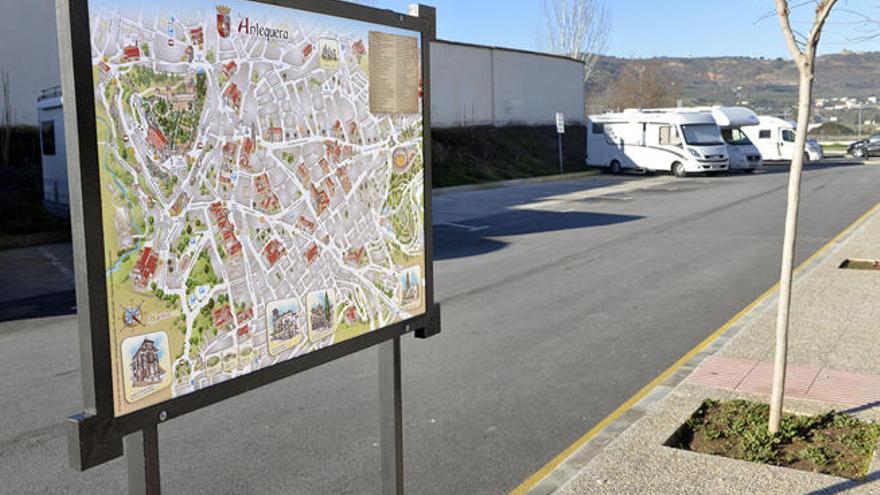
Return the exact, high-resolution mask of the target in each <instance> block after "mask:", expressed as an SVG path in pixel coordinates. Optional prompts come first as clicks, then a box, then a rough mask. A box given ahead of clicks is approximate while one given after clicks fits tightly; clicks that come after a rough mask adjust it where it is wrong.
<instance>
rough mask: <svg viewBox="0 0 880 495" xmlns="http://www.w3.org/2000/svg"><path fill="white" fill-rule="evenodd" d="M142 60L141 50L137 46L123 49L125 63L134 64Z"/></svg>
mask: <svg viewBox="0 0 880 495" xmlns="http://www.w3.org/2000/svg"><path fill="white" fill-rule="evenodd" d="M140 58H141V49H140V48H138V47H137V46H135V45H129V46H126V47H125V48H123V49H122V59H123V60H124V61H125V62H134V61H136V60H138V59H140Z"/></svg>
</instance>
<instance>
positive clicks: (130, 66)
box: [86, 0, 425, 416]
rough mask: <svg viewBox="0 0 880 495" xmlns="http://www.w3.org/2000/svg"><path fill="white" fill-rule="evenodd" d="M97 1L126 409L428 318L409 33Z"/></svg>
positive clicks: (242, 5) (290, 15) (414, 52)
mask: <svg viewBox="0 0 880 495" xmlns="http://www.w3.org/2000/svg"><path fill="white" fill-rule="evenodd" d="M89 7H90V16H91V17H90V26H91V41H92V63H93V76H94V82H95V87H94V90H95V93H94V94H95V112H96V125H97V135H98V151H99V166H100V180H101V198H100V201H101V204H102V206H103V229H104V246H105V250H106V252H105V260H106V278H107V290H108V310H109V321H110V332H111V335H110V342H111V361H112V365H113V370H114V373H113V385H114V397H115V414H116V415H117V416H120V415H124V414H127V413H130V412H134V411H136V410H139V409H142V408H144V407H147V406H150V405H152V404H156V403H159V402H162V401H165V400H168V399H170V398H173V397H177V396H181V395H185V394H187V393H190V392H193V391H195V390H199V389H204V388H207V387H210V386H212V385H215V384H218V383H221V382H223V381H225V380H229V379H231V378H234V377H236V376H239V375H243V374H247V373H250V372H253V371H255V370H258V369H261V368H266V367H269V366H272V365H273V364H275V363H278V362H281V361H285V360H289V359H292V358H294V357H297V356H301V355H303V354H306V353H309V352H312V351H315V350H317V349H321V348H324V347H327V346H331V345H333V344H335V343H339V342H342V341H344V340H346V339H350V338H353V337H356V336H358V335H361V334H364V333H366V332H370V331H373V330H376V329H379V328H382V327H385V326H387V325H389V324H392V323H394V322H397V321H400V320H403V319H407V318H409V317H412V316H415V315H419V314H422V313H424V312H425V298H424V289H425V281H424V273H425V246H424V206H423V196H424V173H423V152H422V116H421V105H422V101H421V94H420V70H421V68H420V60H419V53H420V52H419V50H420V48H419V39H418V38H417V35H416V34H414V33H409V32H406V31H398V30H395V29H393V28H387V27H384V26H377V25H371V24H368V23H363V22H357V21H349V20H343V19H338V18H335V17H329V16H324V15H318V14H313V13H308V12H304V11H299V10H294V9H289V8H282V7H276V6H269V5H265V4H260V3H256V2H247V1H230V2H224V3H223V4H217V3H216V2H208V1H201V0H189V1H186V0H184V1H177V2H172V1H169V0H151V1H146V0H128V1H114V2H104V1H101V0H92V1H90V5H89ZM90 199H91V198H86V200H90ZM94 200H97V198H94Z"/></svg>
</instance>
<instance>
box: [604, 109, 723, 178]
mask: <svg viewBox="0 0 880 495" xmlns="http://www.w3.org/2000/svg"><path fill="white" fill-rule="evenodd" d="M587 165H588V166H592V167H607V168H609V169H610V170H611V172H612V173H620V172H621V171H622V170H624V169H634V170H640V171H646V172H653V171H669V172H672V173H673V174H674V175H675V176H676V177H684V176H686V175H687V174H690V173H699V172H708V173H717V172H722V171H725V170H727V168H728V158H727V147H726V146H725V144H724V140H723V139H722V138H721V131H720V129H719V128H718V125H717V124H716V123H715V119H714V118H713V117H712V115H711V114H709V113H707V112H700V111H694V110H686V109H675V110H669V109H660V110H641V109H630V110H625V111H623V112H621V113H606V114H601V115H592V116H590V117H589V119H588V121H587Z"/></svg>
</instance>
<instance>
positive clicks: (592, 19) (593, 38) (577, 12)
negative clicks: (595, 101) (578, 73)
mask: <svg viewBox="0 0 880 495" xmlns="http://www.w3.org/2000/svg"><path fill="white" fill-rule="evenodd" d="M541 10H542V11H543V13H544V29H543V33H542V34H543V38H544V40H543V42H544V46H545V48H546V49H547V50H548V51H550V52H551V53H558V54H560V55H566V56H568V57H571V58H573V59H577V60H583V62H584V82H586V81H587V80H589V79H590V75H592V73H593V68H594V67H595V66H596V61H598V60H599V56H600V55H601V54H602V53H603V52H604V51H605V48H607V47H608V34H609V33H610V32H611V13H610V11H609V10H608V7H607V6H606V5H605V0H541Z"/></svg>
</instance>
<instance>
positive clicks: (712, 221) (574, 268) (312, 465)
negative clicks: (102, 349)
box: [0, 162, 880, 495]
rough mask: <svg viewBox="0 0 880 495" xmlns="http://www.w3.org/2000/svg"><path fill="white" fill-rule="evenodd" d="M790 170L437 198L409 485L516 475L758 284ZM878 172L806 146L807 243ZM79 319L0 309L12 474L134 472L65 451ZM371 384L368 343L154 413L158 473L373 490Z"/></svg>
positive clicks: (178, 489)
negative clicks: (170, 412)
mask: <svg viewBox="0 0 880 495" xmlns="http://www.w3.org/2000/svg"><path fill="white" fill-rule="evenodd" d="M785 172H787V167H771V168H768V169H767V170H765V171H763V172H761V173H758V174H755V175H729V176H723V177H713V178H707V177H695V178H689V179H684V180H677V179H674V178H671V177H667V176H657V177H637V176H628V177H623V178H617V177H609V176H602V177H599V178H595V179H585V180H577V181H571V182H565V183H552V184H537V185H530V186H520V187H516V188H507V189H496V190H488V191H479V192H470V193H456V194H452V195H445V196H441V197H438V198H437V199H436V200H435V222H436V223H437V226H436V230H435V242H436V258H437V262H436V265H435V267H436V268H435V270H436V290H437V299H438V300H439V302H440V303H441V304H442V305H443V333H442V334H440V335H439V336H437V337H435V338H432V339H430V340H427V341H417V340H415V339H412V338H406V339H404V345H403V355H404V358H403V359H404V365H403V373H404V407H405V410H404V415H405V448H406V457H405V462H406V484H407V490H408V493H415V494H481V493H503V492H506V491H508V490H509V489H511V488H513V487H515V486H516V485H518V484H519V483H520V482H521V481H523V480H524V479H525V478H527V477H528V476H529V475H531V474H532V473H533V472H534V471H535V470H537V469H538V468H540V467H541V466H542V465H543V464H544V463H546V462H547V461H549V460H550V459H551V458H553V457H554V456H555V455H556V454H558V453H559V452H560V451H562V450H563V449H564V448H565V447H567V446H568V445H569V444H570V443H571V442H573V441H574V440H576V439H577V438H578V437H579V436H581V435H582V434H583V433H584V432H586V431H588V430H589V429H590V428H591V427H592V426H593V425H595V424H596V423H598V422H599V421H601V419H602V418H603V417H605V416H606V415H607V414H608V413H610V412H611V411H612V410H614V409H615V408H616V407H617V406H618V405H620V404H621V403H622V402H624V401H625V400H626V399H627V398H629V397H630V396H631V395H632V394H633V393H635V392H636V391H637V390H639V389H640V388H641V387H642V386H643V385H644V384H645V383H647V382H648V381H650V380H651V379H653V378H654V377H655V376H656V375H657V374H659V373H660V372H661V371H662V370H664V369H665V368H667V367H668V366H669V365H671V364H672V363H673V362H674V361H675V360H677V359H678V358H679V357H680V356H681V355H682V354H684V353H685V352H687V351H688V350H689V349H690V348H691V347H693V346H694V345H696V344H697V343H698V342H700V341H701V340H703V339H704V338H705V337H706V336H707V335H709V334H710V333H712V332H713V331H714V330H715V329H716V328H718V327H719V326H720V325H722V324H723V323H724V322H725V321H726V320H727V319H729V318H730V317H731V316H732V315H734V314H735V313H736V312H737V311H739V310H740V309H741V308H742V307H744V306H745V305H747V304H748V303H749V302H750V301H751V300H752V299H754V298H755V297H756V296H757V295H758V294H760V293H761V292H763V291H764V290H765V289H767V288H768V287H770V286H771V285H772V284H773V283H774V281H775V279H776V278H777V276H778V266H779V251H780V245H781V233H782V224H783V218H784V208H785V191H786V183H787V179H788V175H787V174H786V173H785ZM878 185H880V167H877V166H861V165H858V166H856V165H846V164H844V163H843V162H838V164H836V165H829V166H826V165H812V166H810V167H809V169H808V171H807V172H806V173H805V176H804V187H803V195H802V199H803V206H802V209H801V215H802V217H801V223H800V226H801V231H800V236H799V238H798V259H799V260H800V259H804V258H805V257H806V256H808V255H809V254H810V253H812V252H813V251H815V250H816V249H818V248H819V247H820V246H821V245H822V244H824V243H825V242H826V241H828V240H829V239H831V238H832V237H833V236H834V235H835V234H837V233H838V232H839V231H840V230H841V229H843V228H844V227H845V226H847V225H848V224H849V223H850V222H852V221H853V220H855V219H856V218H857V217H859V216H860V215H861V214H862V213H863V212H865V211H866V210H868V209H869V208H871V207H872V206H873V205H874V204H875V203H876V202H877V201H878V200H880V198H878V194H877V190H878ZM560 195H562V196H561V197H560ZM73 325H74V320H73V319H71V318H70V317H62V318H54V319H49V320H41V321H25V322H17V323H4V324H3V325H2V326H0V375H2V376H5V377H11V378H10V379H7V378H4V379H3V380H0V412H2V413H3V414H2V415H0V479H3V480H4V489H9V490H11V491H10V493H83V494H86V493H88V494H92V493H119V492H121V490H122V487H123V486H124V485H123V481H124V470H123V466H124V464H123V463H122V462H121V461H115V462H113V463H111V464H108V465H105V466H102V467H99V468H97V469H95V470H92V471H89V472H87V473H74V472H72V471H69V470H67V469H66V468H65V467H64V465H63V463H64V449H65V444H64V437H63V429H62V428H61V427H60V426H59V425H58V423H59V418H61V417H63V416H64V415H67V414H70V413H73V412H75V411H76V410H77V408H78V407H79V404H80V393H81V392H80V389H79V377H78V373H77V368H78V360H77V354H76V352H77V351H76V349H77V344H76V335H75V331H74V326H73ZM377 401H378V394H377V383H376V352H375V351H373V350H368V351H365V352H362V353H360V354H357V355H354V356H350V357H348V358H345V359H342V360H339V361H336V362H334V363H331V364H329V365H326V366H324V367H321V368H318V369H314V370H311V371H309V372H307V373H304V374H302V375H299V376H296V377H293V378H290V379H287V380H285V381H283V382H281V383H278V384H274V385H271V386H268V387H264V388H263V389H260V390H257V391H253V392H250V393H248V394H245V395H243V396H240V397H237V398H235V399H231V400H229V401H227V402H225V403H222V404H218V405H215V406H212V407H210V408H208V409H205V410H202V411H198V412H196V413H193V414H190V415H188V416H186V417H183V418H179V419H176V420H174V421H171V422H169V423H167V424H164V425H162V427H161V428H160V438H161V452H162V462H163V464H162V468H163V472H162V476H163V485H164V487H165V490H166V493H171V494H174V493H188V494H211V495H217V494H220V493H333V494H338V493H376V492H377V491H378V489H379V478H378V474H377V471H378V467H379V450H378V426H377V425H378V421H379V419H378V404H377ZM0 491H2V490H0Z"/></svg>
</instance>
